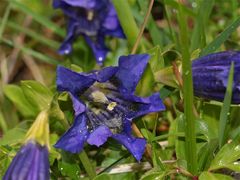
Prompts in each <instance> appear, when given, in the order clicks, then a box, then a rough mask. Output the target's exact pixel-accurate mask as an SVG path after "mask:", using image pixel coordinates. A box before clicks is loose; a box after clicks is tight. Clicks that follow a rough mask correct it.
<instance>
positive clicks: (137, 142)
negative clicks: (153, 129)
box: [112, 119, 147, 161]
mask: <svg viewBox="0 0 240 180" xmlns="http://www.w3.org/2000/svg"><path fill="white" fill-rule="evenodd" d="M131 131H132V128H131V122H130V121H129V120H127V119H125V120H124V122H123V131H122V133H120V134H114V135H112V138H113V139H115V140H117V141H118V142H119V143H121V144H122V145H123V146H124V147H125V148H127V150H128V151H129V152H130V153H131V154H132V155H133V156H134V157H135V158H136V160H137V161H140V160H141V158H142V155H143V153H144V151H145V146H146V144H147V142H146V140H145V139H144V138H135V137H133V136H132V135H131Z"/></svg>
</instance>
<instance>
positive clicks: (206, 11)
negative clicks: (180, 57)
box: [191, 0, 214, 51]
mask: <svg viewBox="0 0 240 180" xmlns="http://www.w3.org/2000/svg"><path fill="white" fill-rule="evenodd" d="M200 2H201V3H200V5H199V8H198V13H197V16H196V21H195V24H194V30H193V33H192V38H191V51H193V50H195V49H198V48H202V47H203V46H205V44H206V37H205V34H206V33H205V27H207V26H206V24H207V21H208V18H209V15H210V13H211V11H212V8H213V5H214V0H208V1H200Z"/></svg>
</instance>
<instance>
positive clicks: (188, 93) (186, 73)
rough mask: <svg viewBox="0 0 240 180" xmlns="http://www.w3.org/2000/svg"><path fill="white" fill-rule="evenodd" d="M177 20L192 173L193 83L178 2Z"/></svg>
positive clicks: (193, 170)
mask: <svg viewBox="0 0 240 180" xmlns="http://www.w3.org/2000/svg"><path fill="white" fill-rule="evenodd" d="M178 9H179V12H178V22H179V24H180V45H181V50H182V58H183V59H182V71H183V82H184V83H183V97H184V116H185V117H184V120H185V123H184V124H185V128H184V131H185V133H186V138H185V139H186V144H185V145H186V151H185V153H186V160H187V167H188V171H189V172H190V173H192V174H193V175H196V174H197V145H196V134H195V117H194V115H193V83H192V69H191V60H190V53H189V39H188V28H187V27H188V26H187V18H186V14H185V13H184V11H183V9H182V6H180V3H178Z"/></svg>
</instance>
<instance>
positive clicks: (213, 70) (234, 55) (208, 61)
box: [192, 51, 240, 104]
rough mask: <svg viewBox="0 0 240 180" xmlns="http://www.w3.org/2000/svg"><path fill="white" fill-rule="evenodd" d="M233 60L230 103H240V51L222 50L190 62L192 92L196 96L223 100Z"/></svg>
mask: <svg viewBox="0 0 240 180" xmlns="http://www.w3.org/2000/svg"><path fill="white" fill-rule="evenodd" d="M232 61H233V62H234V83H233V89H232V91H233V94H232V103H234V104H239V103H240V52H239V51H224V52H219V53H213V54H209V55H207V56H203V57H201V58H198V59H196V60H194V61H193V62H192V72H193V85H194V94H195V95H196V96H198V97H201V98H205V99H209V100H216V101H223V99H224V95H225V91H226V87H227V83H228V75H229V71H230V67H231V62H232Z"/></svg>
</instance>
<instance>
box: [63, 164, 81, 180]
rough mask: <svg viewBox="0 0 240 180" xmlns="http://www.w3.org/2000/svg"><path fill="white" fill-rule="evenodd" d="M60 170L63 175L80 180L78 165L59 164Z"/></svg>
mask: <svg viewBox="0 0 240 180" xmlns="http://www.w3.org/2000/svg"><path fill="white" fill-rule="evenodd" d="M58 168H59V169H60V170H61V173H62V175H64V176H67V177H69V178H71V179H74V180H77V179H80V168H79V166H78V165H77V164H72V163H71V164H70V163H66V162H61V161H60V162H58Z"/></svg>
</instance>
